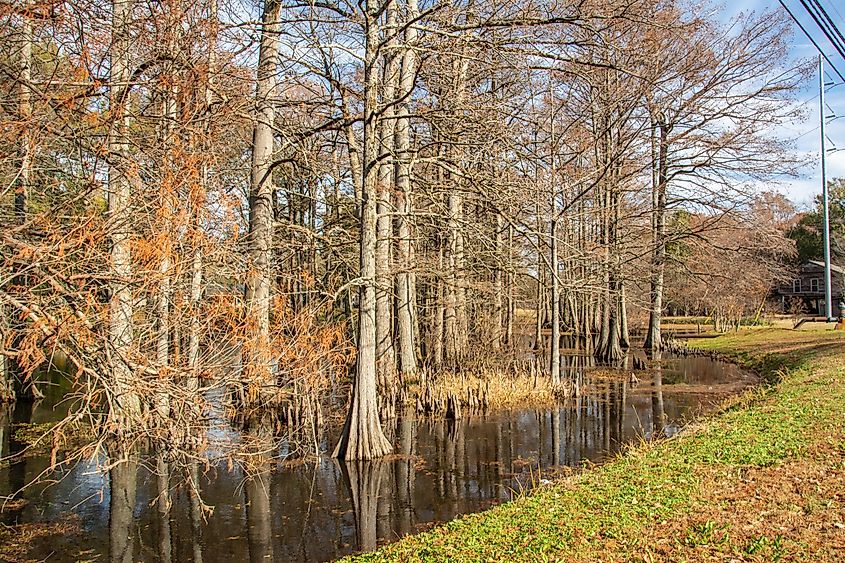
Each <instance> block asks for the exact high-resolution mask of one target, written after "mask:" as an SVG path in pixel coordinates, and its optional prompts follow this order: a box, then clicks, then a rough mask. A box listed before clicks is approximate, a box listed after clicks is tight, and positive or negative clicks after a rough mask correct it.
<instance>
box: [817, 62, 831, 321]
mask: <svg viewBox="0 0 845 563" xmlns="http://www.w3.org/2000/svg"><path fill="white" fill-rule="evenodd" d="M824 113H825V110H824V59H822V55H821V54H819V122H820V129H821V164H822V203H823V205H822V239H823V241H824V308H825V317H826V318H827V320H828V321H832V320H834V318H833V303H832V302H831V283H830V217H829V214H828V205H829V203H828V194H827V170H826V169H825V153H826V149H825V136H824V121H825V115H824Z"/></svg>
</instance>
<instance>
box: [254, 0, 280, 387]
mask: <svg viewBox="0 0 845 563" xmlns="http://www.w3.org/2000/svg"><path fill="white" fill-rule="evenodd" d="M280 7H281V4H280V3H279V1H278V0H265V2H264V11H263V13H262V16H261V43H260V46H259V51H258V78H257V82H256V90H255V117H254V119H255V122H254V125H253V131H252V170H251V176H250V194H249V238H248V244H249V258H250V266H249V268H250V269H249V273H248V275H247V283H246V301H247V307H248V308H249V309H248V311H249V319H250V325H251V329H252V330H253V331H254V332H253V334H252V335H251V339H252V341H251V342H250V344H249V348H250V350H249V352H250V353H249V356H248V358H247V362H246V367H247V384H248V386H249V388H248V392H247V394H246V399H247V401H251V400H254V399H255V398H256V397H257V396H258V395H259V394H260V392H261V388H262V387H263V386H264V385H265V384H266V383H267V381H268V380H269V379H270V362H271V358H270V350H269V347H270V299H271V295H270V293H271V289H270V288H271V282H272V279H273V269H272V268H273V265H272V260H273V172H272V159H273V126H274V121H275V107H274V105H273V100H272V97H273V95H274V93H275V90H276V72H277V70H278V63H279V52H278V49H279V47H278V32H279V23H278V22H279V12H280Z"/></svg>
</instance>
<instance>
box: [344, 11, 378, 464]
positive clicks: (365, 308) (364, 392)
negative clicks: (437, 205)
mask: <svg viewBox="0 0 845 563" xmlns="http://www.w3.org/2000/svg"><path fill="white" fill-rule="evenodd" d="M378 14H379V7H378V5H372V4H368V5H367V7H366V10H365V17H366V18H367V24H368V25H367V35H366V45H365V58H364V82H365V96H364V151H363V152H364V167H363V173H364V175H363V182H364V183H363V186H362V210H361V241H360V269H361V271H360V277H361V286H360V289H359V291H358V296H359V297H358V299H359V303H358V343H357V344H358V346H357V348H358V357H357V360H356V362H355V381H354V382H353V385H352V397H351V401H350V405H349V412H348V414H347V417H346V423H345V424H344V426H343V432H342V433H341V437H340V441H339V442H338V443H337V446H336V447H335V450H334V453H333V454H332V455H333V457H339V458H342V459H373V458H377V457H381V456H383V455H387V454H389V453H390V452H391V450H392V446H391V444H390V442H389V441H388V440H387V438H386V437H385V436H384V432H382V429H381V424H380V422H379V416H378V401H377V398H378V395H377V374H376V317H375V314H376V311H375V308H376V288H375V282H376V279H375V277H376V263H375V262H376V221H377V210H376V203H377V202H376V190H377V186H376V183H377V181H378V178H377V174H378V168H377V167H376V166H375V162H376V157H377V155H378V152H377V151H378V146H377V143H378V137H377V135H378V128H377V123H376V117H377V114H376V109H377V103H378V99H377V87H378V68H377V51H376V48H377V45H378V42H379V25H378V17H379V15H378Z"/></svg>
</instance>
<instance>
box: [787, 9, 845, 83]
mask: <svg viewBox="0 0 845 563" xmlns="http://www.w3.org/2000/svg"><path fill="white" fill-rule="evenodd" d="M778 2H780V5H781V6H783V9H784V10H786V13H787V14H789V17H791V18H792V21H794V22H795V25H797V26H798V28H799V29H800V30H801V31H803V32H804V35H806V36H807V39H809V40H810V42H811V43H812V44H813V46H814V47H815V48H816V51H818V52H819V53H820V54H821V56H822V57H824V60H826V61H827V64H829V65H830V68H832V69H833V71H834V72H835V73H836V74H837V75H838V76H839V79H840V80H842V81H843V82H845V76H842V73H841V72H839V69H837V68H836V65H834V64H833V62H831V60H830V59H829V58H827V55H825V54H824V51H822V49H821V47H819V44H818V43H816V40H815V39H813V36H812V35H810V34H809V33H808V32H807V30H806V29H805V28H804V26H803V25H801V22H800V21H798V18H796V17H795V14H793V13H792V10H790V9H789V7H788V6H787V5H786V4H785V3H784V2H783V0H778Z"/></svg>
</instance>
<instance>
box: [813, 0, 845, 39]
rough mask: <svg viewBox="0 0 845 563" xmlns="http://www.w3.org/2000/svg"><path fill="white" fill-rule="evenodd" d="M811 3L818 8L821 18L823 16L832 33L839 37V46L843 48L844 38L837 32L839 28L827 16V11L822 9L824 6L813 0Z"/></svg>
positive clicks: (817, 0)
mask: <svg viewBox="0 0 845 563" xmlns="http://www.w3.org/2000/svg"><path fill="white" fill-rule="evenodd" d="M813 2H814V3H815V4H816V8H818V10H819V11H820V12H821V14H822V16H824V18H825V19H826V20H827V23H828V25H829V26H830V27H831V28H833V31H834V32H835V33H836V36H837V37H839V45H840V46H845V36H843V35H842V32H841V31H839V27H837V25H836V22H834V21H833V18H831V17H830V16H829V15H828V13H827V10H825V9H824V6H822V4H821V2H819V0H813ZM840 17H841V16H840Z"/></svg>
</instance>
